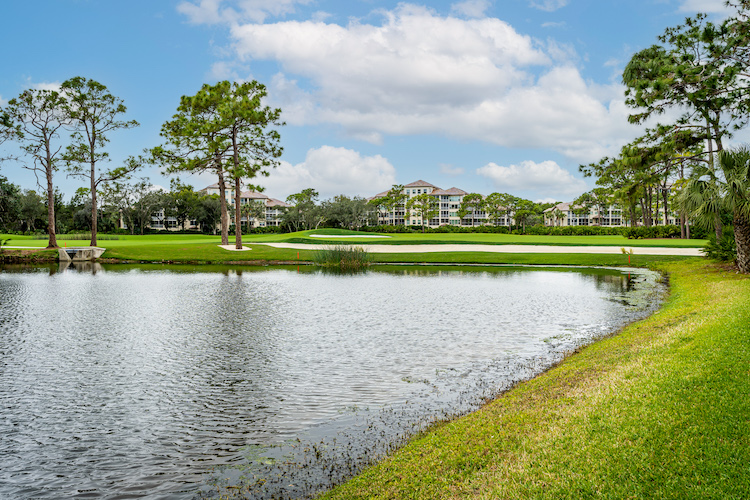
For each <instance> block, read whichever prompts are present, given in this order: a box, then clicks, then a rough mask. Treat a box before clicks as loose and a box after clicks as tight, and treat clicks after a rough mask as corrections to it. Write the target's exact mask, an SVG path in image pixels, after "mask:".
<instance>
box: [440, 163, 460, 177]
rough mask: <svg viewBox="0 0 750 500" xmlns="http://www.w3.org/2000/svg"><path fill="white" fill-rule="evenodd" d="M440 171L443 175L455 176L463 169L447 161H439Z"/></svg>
mask: <svg viewBox="0 0 750 500" xmlns="http://www.w3.org/2000/svg"><path fill="white" fill-rule="evenodd" d="M440 173H441V174H443V175H450V176H454V177H455V176H458V175H462V174H463V173H464V169H463V168H461V167H454V166H453V165H449V164H447V163H441V164H440Z"/></svg>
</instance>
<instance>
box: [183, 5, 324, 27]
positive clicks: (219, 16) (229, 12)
mask: <svg viewBox="0 0 750 500" xmlns="http://www.w3.org/2000/svg"><path fill="white" fill-rule="evenodd" d="M310 2H311V0H198V3H195V2H194V1H184V2H181V3H180V4H178V5H177V10H178V11H179V12H180V13H182V14H184V15H185V16H187V18H188V20H189V21H190V22H191V23H193V24H219V23H229V24H233V23H238V22H242V21H252V22H257V23H262V22H263V21H265V20H266V18H267V17H269V16H272V17H273V16H283V15H285V14H290V13H292V12H294V10H295V7H296V6H297V5H298V4H299V5H304V4H308V3H310Z"/></svg>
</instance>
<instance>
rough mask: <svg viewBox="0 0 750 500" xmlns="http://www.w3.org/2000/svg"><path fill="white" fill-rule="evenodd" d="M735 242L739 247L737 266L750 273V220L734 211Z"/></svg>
mask: <svg viewBox="0 0 750 500" xmlns="http://www.w3.org/2000/svg"><path fill="white" fill-rule="evenodd" d="M734 242H735V247H736V248H737V268H738V269H739V270H740V272H741V273H743V274H748V273H750V220H748V219H746V218H745V217H742V215H740V214H739V213H737V212H736V211H735V213H734Z"/></svg>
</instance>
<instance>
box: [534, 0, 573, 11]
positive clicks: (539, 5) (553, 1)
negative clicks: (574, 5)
mask: <svg viewBox="0 0 750 500" xmlns="http://www.w3.org/2000/svg"><path fill="white" fill-rule="evenodd" d="M529 5H530V6H531V7H534V8H535V9H539V10H544V11H546V12H552V11H555V10H557V9H561V8H563V7H565V6H566V5H568V0H539V1H536V0H531V1H530V2H529Z"/></svg>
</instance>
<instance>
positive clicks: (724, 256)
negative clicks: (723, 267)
mask: <svg viewBox="0 0 750 500" xmlns="http://www.w3.org/2000/svg"><path fill="white" fill-rule="evenodd" d="M703 250H704V251H705V252H706V256H707V257H709V258H711V259H715V260H720V261H723V262H730V261H731V262H733V261H735V260H737V246H736V245H735V241H734V228H733V227H732V226H724V230H723V232H722V235H721V240H719V241H718V242H717V241H716V235H715V234H711V235H709V237H708V244H707V245H706V246H705V247H703Z"/></svg>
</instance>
